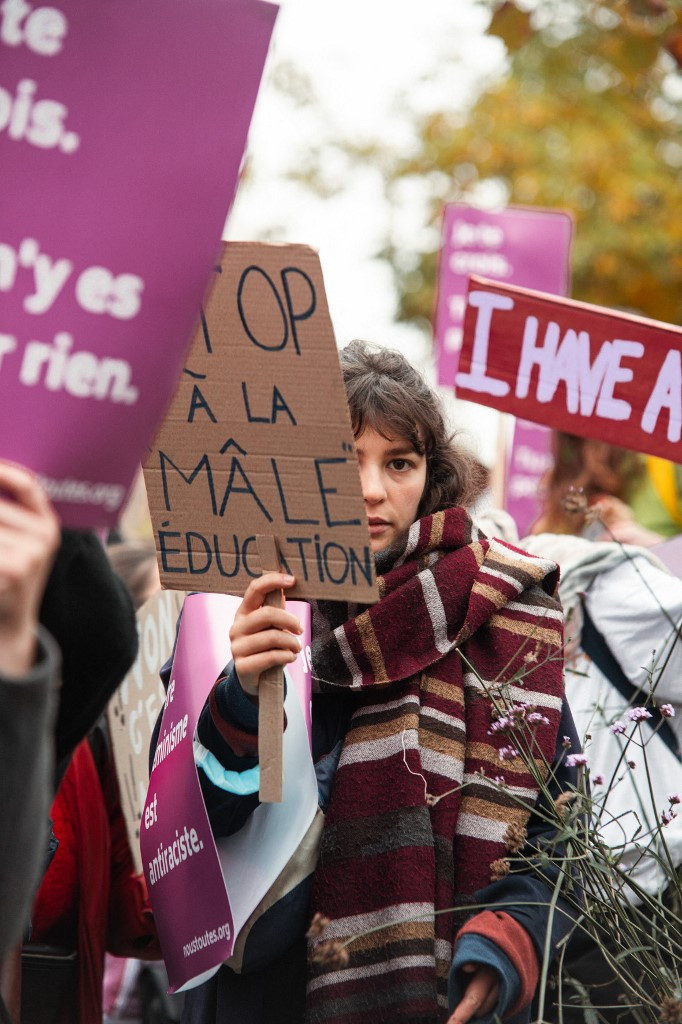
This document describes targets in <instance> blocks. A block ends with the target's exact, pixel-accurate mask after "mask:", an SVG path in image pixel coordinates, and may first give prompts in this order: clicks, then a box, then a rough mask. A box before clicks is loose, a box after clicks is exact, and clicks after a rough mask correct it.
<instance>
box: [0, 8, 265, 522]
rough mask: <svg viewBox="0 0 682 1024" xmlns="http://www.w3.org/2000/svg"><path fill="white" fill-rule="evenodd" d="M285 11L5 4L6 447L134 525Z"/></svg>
mask: <svg viewBox="0 0 682 1024" xmlns="http://www.w3.org/2000/svg"><path fill="white" fill-rule="evenodd" d="M276 11H277V7H276V6H275V5H273V4H269V3H264V2H262V0H229V2H225V0H174V2H173V3H168V2H167V0H145V2H144V3H140V2H139V0H116V2H115V3H93V2H92V0H55V2H54V4H53V3H52V2H51V3H50V6H45V7H41V6H39V4H38V3H35V2H30V0H5V2H4V3H2V5H1V6H0V163H1V164H2V193H1V195H0V325H1V326H0V330H1V331H2V333H0V394H1V395H2V401H0V438H1V439H2V440H1V442H0V457H3V458H9V459H13V460H15V461H17V462H20V463H23V464H25V465H27V466H29V467H30V468H31V469H33V470H34V471H36V472H37V473H38V474H39V475H40V476H41V477H42V478H43V480H44V482H45V485H46V487H47V490H48V492H49V493H50V495H51V497H52V498H53V500H54V501H55V503H56V505H57V507H58V511H59V513H60V515H61V516H62V518H63V520H64V522H65V523H66V524H68V525H72V526H105V525H110V524H112V523H114V522H115V521H116V519H117V517H118V514H119V511H120V508H121V505H122V503H123V501H124V499H125V496H126V492H127V490H128V488H129V486H130V484H131V481H132V479H133V475H134V473H135V470H136V467H137V465H138V464H139V462H140V461H141V459H142V457H143V455H144V454H145V452H146V445H147V443H148V441H149V440H150V438H151V436H152V435H153V433H154V431H155V429H156V427H157V425H158V423H159V421H160V419H161V417H162V415H163V412H164V410H165V407H166V405H167V404H168V401H169V400H170V398H171V396H172V393H173V391H174V389H175V385H176V382H177V379H178V376H179V374H180V371H181V369H182V365H183V360H184V355H185V352H186V349H187V346H188V344H189V341H190V338H191V334H192V329H193V326H194V323H195V320H196V319H197V316H198V312H199V306H200V303H201V300H202V297H203V294H204V290H205V288H206V286H207V283H208V279H209V276H210V273H211V268H212V266H213V263H214V261H215V259H216V257H217V254H218V247H219V240H220V235H221V232H222V228H223V225H224V222H225V217H226V215H227V211H228V208H229V205H230V203H231V200H232V196H233V193H234V189H235V185H236V182H237V177H238V174H239V168H240V164H241V160H242V155H243V151H244V146H245V142H246V136H247V132H248V127H249V122H250V119H251V114H252V110H253V105H254V103H255V99H256V95H257V92H258V86H259V82H260V78H261V73H262V69H263V64H264V61H265V58H266V54H267V50H268V45H269V41H270V36H271V33H272V29H273V25H274V20H275V15H276Z"/></svg>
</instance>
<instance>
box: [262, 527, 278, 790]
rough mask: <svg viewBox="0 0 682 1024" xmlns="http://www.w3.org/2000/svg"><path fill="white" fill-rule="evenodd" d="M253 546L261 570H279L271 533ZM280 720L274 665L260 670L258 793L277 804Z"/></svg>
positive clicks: (271, 601) (272, 599)
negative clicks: (256, 551)
mask: <svg viewBox="0 0 682 1024" xmlns="http://www.w3.org/2000/svg"><path fill="white" fill-rule="evenodd" d="M256 545H257V547H258V555H259V557H260V561H261V567H262V570H263V572H280V571H281V563H280V560H279V551H278V549H277V541H276V540H275V538H274V537H273V536H272V535H271V534H259V535H258V536H257V537H256ZM265 604H268V605H274V606H275V607H277V608H281V607H282V606H283V604H284V592H283V591H282V590H273V591H271V592H270V593H269V594H267V596H266V598H265ZM283 720H284V670H283V669H282V668H281V667H279V666H277V667H275V668H270V669H267V670H266V671H265V672H263V674H262V675H261V677H260V683H259V686H258V760H259V762H260V787H259V790H258V795H259V797H260V799H261V801H262V802H263V803H270V804H276V803H280V802H281V800H282V731H283Z"/></svg>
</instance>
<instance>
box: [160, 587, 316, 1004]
mask: <svg viewBox="0 0 682 1024" xmlns="http://www.w3.org/2000/svg"><path fill="white" fill-rule="evenodd" d="M240 603H241V598H238V597H231V596H228V595H226V594H191V595H189V596H188V597H187V598H186V599H185V603H184V606H183V612H182V618H181V621H180V630H179V633H178V640H177V644H176V649H175V655H174V658H173V665H172V668H171V680H170V684H169V686H168V692H167V695H166V703H165V705H164V712H163V718H162V720H161V727H160V730H159V737H158V742H157V747H156V752H155V755H154V762H153V768H152V774H151V778H150V781H149V790H148V793H147V800H146V803H145V808H144V812H143V815H142V822H141V825H142V827H141V831H140V848H141V853H142V862H143V867H144V872H145V878H146V880H147V888H148V890H149V896H150V900H151V904H152V909H153V911H154V919H155V921H156V925H157V929H158V932H159V938H160V941H161V948H162V950H163V955H164V961H165V964H166V968H167V971H168V978H169V981H170V985H171V991H179V990H180V989H183V988H191V987H193V986H195V985H198V984H200V983H201V982H202V981H205V980H207V979H208V978H209V977H211V975H213V974H215V972H216V971H217V970H218V968H219V966H220V965H221V964H222V963H223V961H225V960H226V959H227V958H228V957H230V956H231V955H232V951H233V948H234V943H235V940H236V938H237V936H238V934H239V931H240V929H241V927H242V926H243V924H244V923H245V922H246V921H247V920H248V918H249V916H250V914H251V913H252V911H253V910H254V908H255V907H256V906H257V905H258V903H259V902H260V901H261V899H262V898H263V896H264V895H265V893H266V892H267V891H268V889H269V888H270V886H271V885H272V883H273V882H274V881H275V879H276V878H277V877H278V875H279V874H280V872H281V871H282V869H283V867H284V866H285V864H286V863H287V861H288V860H289V858H290V856H291V854H292V853H293V852H294V850H295V849H296V848H297V846H298V844H299V843H300V841H301V839H302V838H303V836H304V835H305V833H306V831H307V830H308V828H309V826H310V824H311V822H312V820H313V817H314V815H315V812H316V809H317V782H316V778H315V770H314V767H313V762H312V756H311V752H310V646H309V644H310V606H309V605H308V604H305V603H303V602H300V601H288V602H287V610H288V611H291V612H293V613H294V614H295V615H297V616H298V618H299V620H300V622H301V625H302V626H303V628H304V633H303V638H302V645H303V650H302V652H301V655H300V656H299V658H297V659H296V661H295V662H294V664H293V665H292V666H290V667H289V668H287V670H286V673H285V674H286V677H287V680H288V682H289V684H290V685H289V686H288V687H287V697H286V702H285V709H286V712H287V728H286V730H285V732H284V743H283V773H282V802H281V803H277V804H260V805H259V806H258V807H257V808H256V810H255V811H254V813H253V814H252V815H251V816H250V818H249V821H248V822H247V824H246V825H245V826H244V827H243V828H242V829H241V830H240V831H239V832H238V833H237V834H236V835H235V836H231V837H230V838H229V839H221V840H218V845H217V846H216V842H215V840H214V839H213V835H212V833H211V827H210V824H209V820H208V815H207V813H206V807H205V805H204V799H203V796H202V793H201V787H200V784H199V778H198V775H197V769H196V766H195V761H194V751H193V737H194V731H195V727H196V724H197V721H198V719H199V715H200V714H201V710H202V708H203V706H204V702H205V700H206V697H207V696H208V693H209V691H210V689H211V687H212V686H213V683H214V682H215V680H216V679H217V678H218V676H219V675H220V673H221V672H222V670H223V668H224V667H225V665H226V664H227V663H228V662H229V660H230V643H229V629H230V625H231V623H232V619H233V618H234V614H235V612H236V610H237V608H238V607H239V605H240Z"/></svg>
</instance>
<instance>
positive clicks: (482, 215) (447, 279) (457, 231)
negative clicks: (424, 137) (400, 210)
mask: <svg viewBox="0 0 682 1024" xmlns="http://www.w3.org/2000/svg"><path fill="white" fill-rule="evenodd" d="M572 234H573V221H572V219H571V216H570V214H568V213H566V212H564V211H563V210H543V209H532V208H526V207H520V206H508V207H507V208H506V209H504V210H500V211H497V212H496V211H491V210H478V209H475V208H474V207H471V206H467V205H465V204H464V203H449V204H448V205H447V206H446V207H445V210H444V214H443V241H442V246H441V252H440V266H439V278H438V302H437V307H436V345H437V350H438V382H439V384H444V385H446V386H448V387H452V386H453V384H454V381H455V374H456V372H457V366H458V364H459V353H460V349H461V347H462V333H463V327H464V313H465V310H466V302H467V300H466V296H467V289H468V281H469V275H470V274H480V275H481V276H483V277H487V278H489V279H491V280H493V281H503V282H505V283H506V284H515V285H520V286H521V287H525V288H534V289H537V290H538V291H543V292H551V293H553V294H555V295H567V294H568V283H569V279H570V254H571V238H572ZM507 450H508V453H509V454H508V457H507V459H506V466H505V480H504V507H505V509H506V510H507V511H508V512H509V513H510V515H511V516H512V517H513V518H514V520H515V522H516V525H517V528H518V530H519V534H520V536H523V534H524V533H526V532H527V530H528V528H529V527H530V526H531V524H532V523H533V522H534V521H535V519H536V518H537V516H538V515H539V512H540V504H539V498H538V488H539V484H540V478H541V476H542V474H543V473H544V471H545V470H546V469H547V468H548V464H549V463H550V462H551V454H550V431H549V430H547V428H546V427H541V426H539V425H538V426H536V425H533V424H528V425H527V426H523V425H521V424H519V423H517V424H516V425H515V426H514V428H513V433H512V439H511V442H510V444H509V446H508V449H507Z"/></svg>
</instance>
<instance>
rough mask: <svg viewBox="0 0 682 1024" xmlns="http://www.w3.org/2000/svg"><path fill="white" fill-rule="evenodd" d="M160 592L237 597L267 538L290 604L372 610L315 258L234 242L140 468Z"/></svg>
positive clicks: (348, 433) (295, 250)
mask: <svg viewBox="0 0 682 1024" xmlns="http://www.w3.org/2000/svg"><path fill="white" fill-rule="evenodd" d="M144 472H145V482H146V485H147V494H148V497H149V507H150V511H151V515H152V522H153V525H154V535H155V541H156V546H157V552H158V559H159V571H160V574H161V581H162V583H163V585H164V586H170V587H174V588H177V589H187V590H192V589H200V590H202V591H212V592H228V593H234V594H243V593H244V590H245V589H246V587H247V586H248V584H249V581H250V580H251V579H253V578H255V577H257V576H260V574H261V570H262V565H261V561H260V558H259V556H258V550H257V542H256V537H257V536H258V535H267V534H269V535H271V536H273V537H275V539H276V542H277V546H278V549H279V555H280V559H281V563H282V566H283V568H284V571H286V572H290V573H291V574H293V575H294V576H295V577H296V581H297V582H296V587H295V588H294V589H292V590H291V591H287V596H289V595H291V596H296V597H328V598H338V599H351V600H357V601H363V602H372V601H374V600H376V597H377V595H376V589H375V586H376V585H375V578H374V560H373V558H372V553H371V549H370V540H369V530H368V526H367V519H366V514H365V509H364V502H363V499H362V492H361V488H360V476H359V471H358V466H357V460H356V457H355V446H354V439H353V432H352V429H351V425H350V418H349V414H348V408H347V405H346V398H345V392H344V388H343V381H342V377H341V371H340V368H339V360H338V353H337V349H336V344H335V341H334V334H333V330H332V325H331V321H330V318H329V311H328V309H327V302H326V298H325V293H324V284H323V281H322V272H321V268H320V261H319V258H318V256H317V254H316V253H315V252H314V251H313V250H312V249H310V248H308V247H307V246H303V245H266V244H263V243H255V242H229V243H226V244H225V246H224V247H223V252H222V258H221V261H220V266H219V267H218V268H217V270H216V273H215V277H214V281H213V285H212V288H211V291H210V294H209V296H208V299H207V302H206V306H205V309H204V311H203V313H202V317H201V324H200V326H199V328H198V330H197V332H196V334H195V336H194V341H193V343H192V347H191V350H190V352H189V354H188V357H187V361H186V364H185V369H184V372H183V374H182V376H181V379H180V384H179V386H178V390H177V392H176V394H175V397H174V399H173V402H172V404H171V406H170V408H169V410H168V413H167V415H166V419H165V421H164V423H163V425H162V427H161V430H160V432H159V434H158V435H157V437H156V439H155V441H154V445H153V448H152V451H151V453H150V455H149V456H148V458H147V460H146V463H145V467H144Z"/></svg>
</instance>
